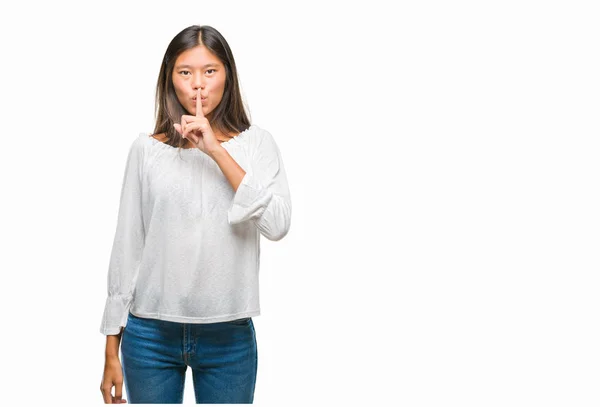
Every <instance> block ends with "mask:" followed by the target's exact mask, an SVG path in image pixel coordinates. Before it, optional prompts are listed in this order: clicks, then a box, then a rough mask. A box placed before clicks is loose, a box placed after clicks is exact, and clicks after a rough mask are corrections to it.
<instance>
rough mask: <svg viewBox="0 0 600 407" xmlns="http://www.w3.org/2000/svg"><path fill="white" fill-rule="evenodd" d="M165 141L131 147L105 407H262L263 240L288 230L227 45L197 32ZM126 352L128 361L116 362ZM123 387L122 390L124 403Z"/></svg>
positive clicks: (145, 138) (160, 134)
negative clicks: (257, 397) (153, 406)
mask: <svg viewBox="0 0 600 407" xmlns="http://www.w3.org/2000/svg"><path fill="white" fill-rule="evenodd" d="M156 104H157V113H158V114H157V117H156V125H155V128H154V132H153V133H151V134H146V133H141V134H140V135H139V136H138V137H137V138H135V139H134V140H133V142H132V144H131V147H130V150H129V154H128V157H127V163H126V167H125V173H124V180H123V187H122V189H121V196H120V206H119V213H118V221H117V228H116V233H115V238H114V243H113V246H112V252H111V258H110V263H109V270H108V298H107V300H106V305H105V309H104V314H103V317H102V324H101V329H100V331H101V332H102V333H103V334H104V335H106V353H105V354H106V362H105V366H104V375H103V378H102V384H101V392H102V395H103V397H104V401H105V403H122V402H125V399H124V398H123V394H122V387H123V386H122V385H123V384H125V389H126V391H127V398H128V400H129V402H130V403H182V402H183V391H184V380H185V374H186V371H187V367H188V366H190V367H191V368H192V375H193V382H194V392H195V397H196V402H197V403H252V402H253V399H254V389H255V383H256V372H257V362H258V359H257V356H258V351H257V344H256V334H255V330H254V324H253V321H252V317H254V316H258V315H260V304H259V295H258V294H259V284H258V283H259V278H258V277H259V263H260V236H261V235H262V236H264V237H266V238H267V239H269V240H273V241H276V240H280V239H282V238H283V237H284V236H285V235H286V234H287V233H288V231H289V228H290V222H291V208H292V206H291V200H290V192H289V187H288V183H287V177H286V172H285V168H284V165H283V160H282V156H281V154H280V151H279V148H278V146H277V144H276V142H275V139H274V137H273V136H272V135H271V134H270V133H269V132H268V131H266V130H265V129H263V128H261V127H259V126H257V125H256V124H250V120H249V119H248V117H247V115H246V112H245V110H244V105H243V103H242V98H241V95H240V87H239V84H238V78H237V70H236V66H235V61H234V59H233V55H232V52H231V50H230V48H229V45H228V44H227V42H226V41H225V39H224V38H223V36H222V35H221V34H220V33H219V32H218V31H217V30H215V29H214V28H212V27H210V26H191V27H188V28H186V29H184V30H183V31H181V32H180V33H179V34H177V35H176V36H175V38H173V40H172V41H171V43H170V44H169V46H168V48H167V50H166V52H165V55H164V58H163V61H162V65H161V69H160V74H159V78H158V83H157V89H156ZM119 345H120V347H121V360H119V356H118V355H119ZM112 387H115V391H114V396H113V394H112Z"/></svg>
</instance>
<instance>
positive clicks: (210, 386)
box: [121, 312, 258, 404]
mask: <svg viewBox="0 0 600 407" xmlns="http://www.w3.org/2000/svg"><path fill="white" fill-rule="evenodd" d="M121 365H122V367H123V381H124V385H125V391H126V392H127V397H123V398H125V399H126V400H127V403H148V404H149V403H163V404H166V403H177V404H182V403H183V391H184V382H185V375H186V371H187V368H188V366H190V367H191V368H192V377H193V381H194V394H195V398H196V403H197V404H200V403H250V404H251V403H253V401H254V386H255V384H256V371H257V366H258V350H257V345H256V333H255V331H254V323H253V322H252V318H242V319H237V320H234V321H227V322H217V323H209V324H189V323H179V322H170V321H162V320H158V319H151V318H141V317H137V316H135V315H133V314H132V313H131V312H130V313H129V316H128V320H127V325H126V326H125V329H124V330H123V334H122V336H121Z"/></svg>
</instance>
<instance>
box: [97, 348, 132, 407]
mask: <svg viewBox="0 0 600 407" xmlns="http://www.w3.org/2000/svg"><path fill="white" fill-rule="evenodd" d="M113 386H114V387H115V395H114V396H113V395H112V388H113ZM100 391H101V392H102V397H103V398H104V404H124V403H127V400H125V399H123V398H122V397H123V369H122V367H121V361H120V360H119V358H118V357H116V356H114V357H107V358H106V361H105V363H104V376H102V384H100Z"/></svg>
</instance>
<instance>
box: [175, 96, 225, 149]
mask: <svg viewBox="0 0 600 407" xmlns="http://www.w3.org/2000/svg"><path fill="white" fill-rule="evenodd" d="M173 126H174V127H175V130H177V132H178V133H179V134H181V136H182V137H183V138H184V139H188V140H190V141H191V142H192V143H193V144H194V145H195V146H196V147H197V148H198V149H199V150H200V151H202V152H203V153H205V154H208V155H211V154H212V152H213V151H215V150H216V149H218V148H219V147H220V146H221V144H220V143H219V141H218V140H217V138H216V137H215V133H214V132H213V130H212V127H210V123H209V122H208V119H207V118H206V117H204V113H202V100H201V99H200V89H199V88H198V91H197V92H196V116H191V115H185V114H184V115H183V116H181V124H178V123H175V124H174V125H173Z"/></svg>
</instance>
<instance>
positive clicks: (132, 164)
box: [100, 137, 145, 352]
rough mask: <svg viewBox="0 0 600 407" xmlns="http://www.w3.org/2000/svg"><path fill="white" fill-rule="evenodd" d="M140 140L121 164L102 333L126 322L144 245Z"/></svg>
mask: <svg viewBox="0 0 600 407" xmlns="http://www.w3.org/2000/svg"><path fill="white" fill-rule="evenodd" d="M143 143H144V140H143V139H142V138H141V137H138V138H137V139H136V140H134V142H133V143H132V145H131V147H130V150H129V154H128V156H127V163H126V165H125V172H124V175H123V186H122V187H121V197H120V204H119V214H118V220H117V228H116V231H115V236H114V241H113V246H112V252H111V256H110V263H109V267H108V278H107V283H108V284H107V287H108V297H107V299H106V304H105V307H104V315H103V316H102V324H101V327H100V332H101V333H103V334H104V335H118V334H120V332H121V327H124V326H125V325H126V324H127V316H128V313H129V308H130V305H131V301H132V299H133V290H134V288H135V280H136V279H137V275H138V268H139V263H140V260H141V256H142V250H143V247H144V239H145V231H144V223H143V221H142V184H141V174H142V160H143V152H144V150H143V147H144V144H143ZM114 340H115V339H114V338H113V339H111V338H107V345H109V344H110V346H113V348H111V349H107V352H108V351H109V350H110V351H111V352H112V351H114V350H115V349H114V342H112V341H114ZM109 341H111V342H109ZM117 350H118V347H117Z"/></svg>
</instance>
